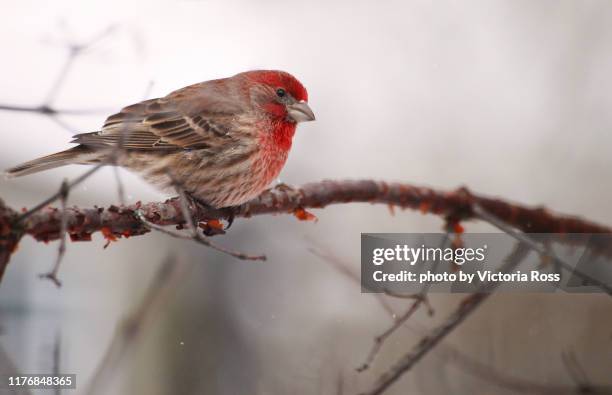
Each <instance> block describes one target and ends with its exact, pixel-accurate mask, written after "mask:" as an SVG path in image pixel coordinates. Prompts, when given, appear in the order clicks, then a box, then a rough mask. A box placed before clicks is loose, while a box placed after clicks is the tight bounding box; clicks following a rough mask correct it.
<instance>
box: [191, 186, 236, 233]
mask: <svg viewBox="0 0 612 395" xmlns="http://www.w3.org/2000/svg"><path fill="white" fill-rule="evenodd" d="M185 195H186V196H187V198H188V199H189V200H191V202H193V203H194V204H195V205H198V206H200V207H201V208H202V209H204V210H206V211H217V212H219V213H221V215H222V216H223V217H225V219H226V220H227V226H226V227H225V229H223V231H226V230H228V229H229V228H230V227H231V226H232V223H234V217H235V216H234V209H233V208H232V207H223V208H216V207H213V206H211V205H210V204H208V203H207V202H205V201H204V200H202V199H200V198H198V197H196V196H193V194H191V193H190V192H185ZM217 231H218V230H217ZM204 234H206V236H213V235H215V234H218V233H215V231H214V230H213V228H212V227H209V228H207V229H204Z"/></svg>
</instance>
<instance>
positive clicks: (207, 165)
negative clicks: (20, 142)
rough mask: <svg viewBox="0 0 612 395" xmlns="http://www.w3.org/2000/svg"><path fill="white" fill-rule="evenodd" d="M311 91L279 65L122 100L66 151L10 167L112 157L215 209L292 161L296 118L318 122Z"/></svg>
mask: <svg viewBox="0 0 612 395" xmlns="http://www.w3.org/2000/svg"><path fill="white" fill-rule="evenodd" d="M314 120H315V115H314V113H313V111H312V110H311V108H310V107H309V105H308V92H307V90H306V88H305V87H304V86H303V85H302V83H301V82H300V81H298V79H297V78H295V77H294V76H293V75H291V74H289V73H287V72H285V71H279V70H252V71H246V72H242V73H239V74H236V75H234V76H232V77H228V78H221V79H216V80H210V81H205V82H201V83H197V84H194V85H190V86H187V87H184V88H181V89H178V90H176V91H173V92H171V93H170V94H168V95H166V96H164V97H160V98H155V99H149V100H144V101H142V102H139V103H136V104H133V105H130V106H127V107H124V108H123V109H122V110H120V111H119V112H118V113H116V114H114V115H111V116H109V117H108V118H107V119H106V121H105V122H104V125H103V126H102V128H101V129H100V130H98V131H95V132H90V133H81V134H77V135H75V136H74V137H73V140H72V141H71V143H75V144H78V145H77V146H75V147H72V148H69V149H67V150H65V151H61V152H58V153H54V154H51V155H48V156H44V157H41V158H38V159H34V160H32V161H29V162H26V163H23V164H21V165H18V166H15V167H13V168H10V169H8V170H6V172H5V174H6V176H7V177H9V178H11V177H20V176H25V175H28V174H32V173H37V172H39V171H43V170H48V169H53V168H56V167H60V166H65V165H70V164H89V165H91V164H100V163H104V164H109V165H117V166H121V167H123V168H126V169H128V170H130V171H132V172H135V173H137V174H139V175H140V176H142V177H143V178H144V179H145V180H146V181H147V182H149V183H151V184H153V185H154V186H156V187H158V188H160V189H162V190H169V189H172V188H176V186H177V185H179V186H180V187H181V188H182V189H183V191H184V192H185V193H187V194H188V195H189V196H190V197H192V198H194V199H196V200H197V201H198V202H200V203H202V204H204V205H207V206H210V207H212V208H225V207H231V206H236V205H240V204H242V203H244V202H247V201H249V200H251V199H253V198H255V197H257V196H258V195H260V194H261V192H263V191H264V190H265V189H266V188H267V187H268V186H269V184H270V183H271V182H272V181H273V180H276V179H277V178H278V175H279V173H280V171H281V170H282V168H283V166H284V165H285V163H286V161H287V157H288V155H289V151H290V149H291V145H292V140H293V136H294V134H295V131H296V127H297V124H298V123H300V122H307V121H314Z"/></svg>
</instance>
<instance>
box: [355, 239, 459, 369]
mask: <svg viewBox="0 0 612 395" xmlns="http://www.w3.org/2000/svg"><path fill="white" fill-rule="evenodd" d="M448 240H449V234H448V232H447V233H445V234H444V237H443V239H442V242H441V245H440V248H442V249H443V248H444V247H445V246H446V243H447V242H448ZM438 264H439V261H436V262H435V263H434V266H433V268H432V270H433V271H434V272H435V271H436V270H437V268H438ZM430 286H431V285H430V283H428V282H426V283H425V284H423V287H422V289H421V291H420V292H419V293H418V294H416V295H397V294H395V293H393V292H390V291H386V292H385V294H387V295H390V296H394V297H402V298H406V297H408V298H410V299H414V302H413V303H412V305H410V307H409V308H408V310H406V312H404V314H402V315H401V316H399V318H397V319H396V320H395V321H394V322H393V324H392V325H391V326H390V327H389V328H387V330H385V331H384V332H383V333H381V334H380V335H378V336H376V337H375V338H374V344H373V345H372V348H371V350H370V352H369V354H368V356H367V357H366V360H365V362H364V363H363V364H362V365H361V366H360V367H358V368H357V371H358V372H363V371H365V370H367V369H368V368H369V367H370V365H372V362H374V359H375V358H376V356H377V355H378V353H379V352H380V349H381V348H382V346H383V344H384V343H385V341H386V340H387V339H388V338H389V337H390V336H391V335H392V334H393V333H395V331H397V330H398V328H400V327H401V326H402V325H403V324H404V323H405V322H406V321H408V320H409V319H410V317H412V316H413V315H414V313H416V312H417V310H418V309H419V307H421V304H425V305H426V306H427V308H428V313H429V315H430V316H431V315H433V308H432V306H431V304H430V303H429V300H428V299H427V291H428V290H429V288H430Z"/></svg>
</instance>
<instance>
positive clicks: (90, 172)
mask: <svg viewBox="0 0 612 395" xmlns="http://www.w3.org/2000/svg"><path fill="white" fill-rule="evenodd" d="M105 164H106V163H105V162H101V163H98V164H97V165H95V166H94V167H92V168H90V169H89V170H87V171H86V172H85V173H83V174H81V175H80V176H78V177H77V178H75V179H74V180H72V181H70V182H69V183H68V185H67V189H68V190H70V189H72V188H74V187H75V186H77V185H79V184H80V183H82V182H83V181H85V180H86V179H88V178H89V177H90V176H91V175H93V174H94V173H95V172H96V171H98V170H100V168H101V167H102V166H104V165H105ZM61 197H62V188H60V190H59V191H57V192H56V193H54V194H53V195H51V196H49V197H48V198H46V199H45V200H43V201H42V202H40V203H38V204H37V205H36V206H34V207H32V208H31V209H30V210H28V211H26V212H25V213H22V214H20V215H19V217H17V221H16V223H20V222H22V221H24V220H25V219H27V218H28V217H30V216H31V215H32V214H34V213H37V212H39V211H40V210H42V209H43V208H45V207H46V206H48V205H49V204H51V203H53V202H55V201H56V200H57V199H61ZM64 211H65V210H64Z"/></svg>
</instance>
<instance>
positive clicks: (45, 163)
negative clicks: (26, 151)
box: [5, 145, 92, 178]
mask: <svg viewBox="0 0 612 395" xmlns="http://www.w3.org/2000/svg"><path fill="white" fill-rule="evenodd" d="M91 155H92V151H91V150H90V149H89V148H87V147H85V146H82V145H79V146H77V147H74V148H70V149H67V150H66V151H61V152H57V153H55V154H51V155H47V156H43V157H42V158H38V159H34V160H31V161H29V162H25V163H22V164H20V165H18V166H15V167H12V168H10V169H7V170H6V171H5V175H6V177H8V178H13V177H21V176H25V175H28V174H32V173H38V172H39V171H43V170H49V169H54V168H56V167H60V166H65V165H70V164H76V163H87V162H88V161H84V160H83V159H84V158H85V157H91ZM89 163H91V162H90V161H89Z"/></svg>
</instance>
